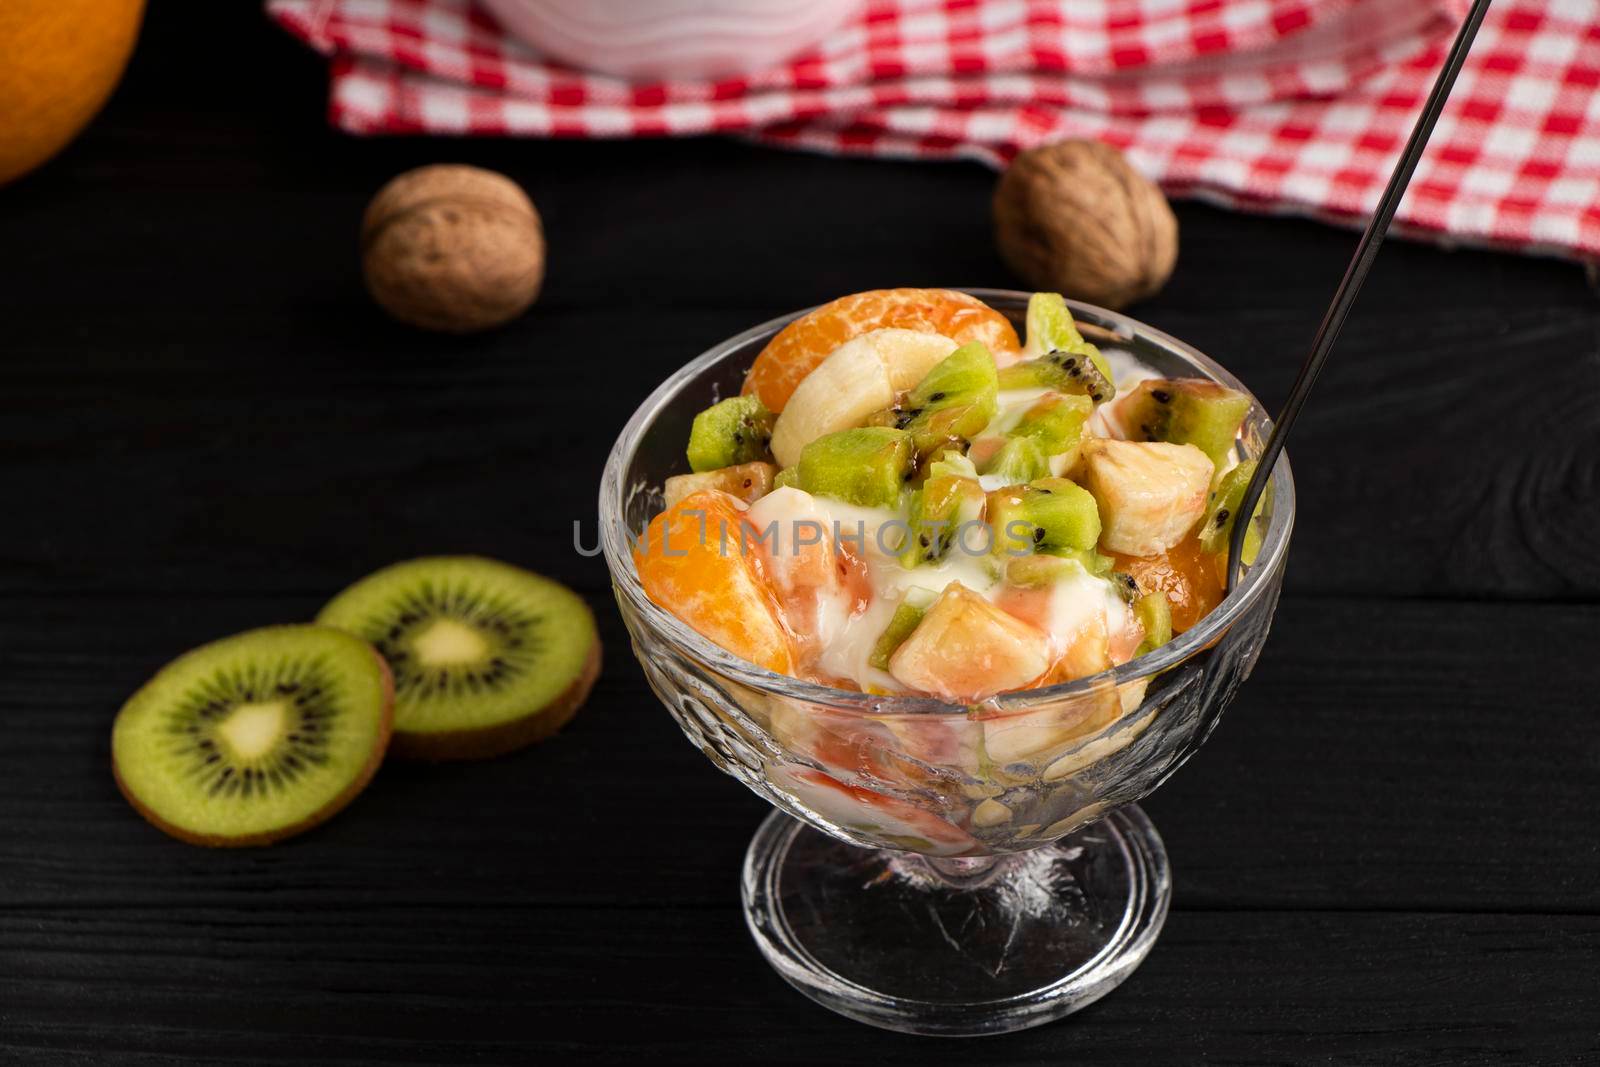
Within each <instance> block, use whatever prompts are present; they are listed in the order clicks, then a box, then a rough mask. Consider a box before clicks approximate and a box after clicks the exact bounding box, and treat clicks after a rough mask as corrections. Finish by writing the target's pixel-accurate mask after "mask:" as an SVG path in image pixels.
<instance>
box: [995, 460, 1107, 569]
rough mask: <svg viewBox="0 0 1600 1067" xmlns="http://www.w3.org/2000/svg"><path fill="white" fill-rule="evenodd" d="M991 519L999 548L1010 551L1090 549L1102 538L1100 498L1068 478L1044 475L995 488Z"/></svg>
mask: <svg viewBox="0 0 1600 1067" xmlns="http://www.w3.org/2000/svg"><path fill="white" fill-rule="evenodd" d="M988 520H989V525H990V526H992V527H993V528H994V547H995V551H996V552H999V553H1001V554H1004V555H1008V556H1020V555H1025V554H1027V553H1028V552H1039V553H1042V554H1044V555H1067V554H1073V553H1078V552H1088V551H1091V550H1093V548H1094V546H1095V545H1096V543H1098V542H1099V540H1100V511H1099V509H1098V508H1097V507H1096V505H1095V502H1094V497H1093V496H1091V495H1090V494H1089V491H1088V490H1087V489H1084V488H1083V487H1082V486H1080V485H1078V484H1077V483H1075V482H1069V481H1068V480H1067V479H1065V478H1039V479H1037V480H1035V481H1032V482H1029V483H1028V484H1027V485H1025V486H1018V487H1012V488H1007V489H1001V490H998V491H996V492H993V493H990V494H989V510H988Z"/></svg>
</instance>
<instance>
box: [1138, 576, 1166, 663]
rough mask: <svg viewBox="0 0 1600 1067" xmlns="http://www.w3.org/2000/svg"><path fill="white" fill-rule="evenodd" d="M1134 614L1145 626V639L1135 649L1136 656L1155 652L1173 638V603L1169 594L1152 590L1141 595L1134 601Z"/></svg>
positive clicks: (1140, 623)
mask: <svg viewBox="0 0 1600 1067" xmlns="http://www.w3.org/2000/svg"><path fill="white" fill-rule="evenodd" d="M1133 615H1134V618H1136V619H1138V620H1139V625H1141V626H1143V627H1144V640H1143V641H1141V642H1139V647H1138V649H1137V650H1135V651H1134V656H1135V657H1138V656H1142V655H1144V654H1145V653H1146V652H1154V651H1155V650H1156V649H1158V648H1160V647H1161V646H1162V645H1164V644H1166V643H1167V642H1168V641H1171V640H1172V604H1171V603H1170V602H1169V601H1168V600H1167V594H1165V593H1162V592H1150V593H1146V594H1144V595H1143V596H1141V597H1139V598H1138V599H1137V600H1135V601H1134V602H1133Z"/></svg>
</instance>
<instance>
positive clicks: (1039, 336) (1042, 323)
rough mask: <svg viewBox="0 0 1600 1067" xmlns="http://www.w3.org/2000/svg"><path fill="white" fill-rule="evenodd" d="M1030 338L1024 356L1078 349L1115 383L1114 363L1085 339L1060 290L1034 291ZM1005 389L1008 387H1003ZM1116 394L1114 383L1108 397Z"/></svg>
mask: <svg viewBox="0 0 1600 1067" xmlns="http://www.w3.org/2000/svg"><path fill="white" fill-rule="evenodd" d="M1026 325H1027V333H1028V340H1027V343H1026V344H1025V345H1023V348H1022V352H1023V355H1025V356H1028V357H1029V358H1033V359H1037V358H1038V357H1040V356H1043V355H1047V354H1049V353H1051V352H1075V353H1078V354H1080V355H1085V356H1088V357H1089V361H1090V362H1091V363H1093V364H1094V366H1095V369H1096V370H1098V371H1099V372H1100V373H1101V375H1102V376H1103V377H1104V378H1105V380H1106V382H1107V383H1108V384H1110V383H1111V382H1112V374H1111V363H1110V362H1109V361H1108V360H1107V359H1106V357H1105V355H1104V354H1103V353H1101V351H1100V350H1099V349H1098V348H1096V347H1095V346H1094V345H1092V344H1090V343H1089V342H1088V341H1086V340H1085V339H1084V336H1083V334H1082V333H1081V332H1080V331H1079V330H1078V324H1077V322H1075V321H1074V320H1073V318H1072V309H1071V308H1069V307H1067V299H1066V297H1064V296H1062V295H1061V294H1060V293H1034V294H1033V295H1032V296H1030V297H1029V298H1028V313H1027V323H1026ZM1001 388H1002V389H1004V388H1008V386H1004V385H1002V386H1001ZM1114 395H1116V388H1115V386H1114V385H1113V386H1112V388H1111V391H1110V392H1109V393H1107V394H1106V397H1105V399H1107V400H1110V399H1111V397H1112V396H1114Z"/></svg>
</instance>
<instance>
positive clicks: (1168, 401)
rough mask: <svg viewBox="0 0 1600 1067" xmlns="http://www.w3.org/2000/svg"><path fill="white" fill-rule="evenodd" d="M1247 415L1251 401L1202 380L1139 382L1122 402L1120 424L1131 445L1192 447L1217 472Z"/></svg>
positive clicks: (1231, 448) (1119, 415)
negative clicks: (1155, 443) (1158, 443)
mask: <svg viewBox="0 0 1600 1067" xmlns="http://www.w3.org/2000/svg"><path fill="white" fill-rule="evenodd" d="M1249 411H1250V398H1249V397H1247V396H1245V395H1244V394H1243V393H1241V392H1239V391H1238V390H1236V389H1229V388H1228V387H1227V386H1225V385H1219V384H1217V383H1216V382H1213V381H1207V380H1206V379H1204V378H1157V379H1153V380H1151V381H1145V382H1140V383H1139V384H1138V385H1137V386H1135V387H1134V389H1133V391H1132V392H1130V393H1129V394H1128V395H1127V397H1126V398H1124V399H1123V400H1122V402H1121V404H1120V406H1119V410H1118V412H1117V416H1118V418H1119V419H1120V420H1121V422H1122V424H1123V425H1124V426H1125V427H1126V428H1127V430H1128V436H1129V438H1130V439H1132V440H1135V441H1170V442H1171V443H1173V444H1175V445H1194V446H1195V447H1196V448H1198V449H1199V450H1200V451H1202V452H1204V453H1205V454H1206V455H1207V456H1208V457H1210V459H1211V464H1212V466H1214V467H1216V468H1217V469H1218V470H1221V469H1222V468H1223V467H1225V466H1227V465H1228V460H1229V459H1230V458H1231V457H1232V455H1233V441H1234V438H1235V437H1236V436H1238V433H1239V426H1240V424H1241V423H1243V422H1244V417H1245V415H1246V414H1248V413H1249Z"/></svg>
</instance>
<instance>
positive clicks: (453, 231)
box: [361, 165, 544, 333]
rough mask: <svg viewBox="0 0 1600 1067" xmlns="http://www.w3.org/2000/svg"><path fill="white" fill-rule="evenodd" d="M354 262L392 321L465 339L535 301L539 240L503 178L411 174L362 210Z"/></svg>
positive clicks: (478, 173) (456, 169)
mask: <svg viewBox="0 0 1600 1067" xmlns="http://www.w3.org/2000/svg"><path fill="white" fill-rule="evenodd" d="M361 263H362V269H363V271H364V272H365V274H366V279H367V289H368V291H369V292H371V293H372V297H373V299H374V300H376V301H377V302H378V303H379V304H381V305H382V306H383V308H384V310H386V311H387V312H389V314H391V315H393V316H394V317H395V318H397V319H399V320H400V321H401V322H407V323H410V324H412V325H413V326H421V327H423V328H424V329H428V330H444V331H448V332H451V333H470V332H472V331H474V330H486V329H489V328H490V327H493V326H499V325H501V324H502V323H506V322H509V321H511V320H512V319H514V318H516V317H517V316H518V315H520V314H522V313H523V312H524V311H526V310H527V309H528V305H530V304H532V303H533V301H534V298H535V297H537V296H538V295H539V285H540V283H541V282H543V281H544V231H543V229H542V227H541V226H540V224H539V212H538V211H537V210H535V209H534V206H533V201H531V200H529V199H528V195H527V194H526V193H524V192H523V191H522V188H521V187H520V186H518V185H517V183H516V182H514V181H512V180H511V179H510V178H507V177H505V176H504V175H501V174H496V173H494V172H493V171H488V170H480V169H479V168H477V167H466V166H456V165H440V166H432V167H419V168H418V169H416V170H410V171H407V172H406V173H404V174H402V175H400V176H399V177H397V178H395V179H393V180H392V181H390V182H389V184H387V185H385V186H384V187H383V188H382V189H380V190H378V195H377V196H375V197H373V198H372V203H370V204H369V205H367V213H366V215H365V217H364V218H363V219H362V220H361Z"/></svg>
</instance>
